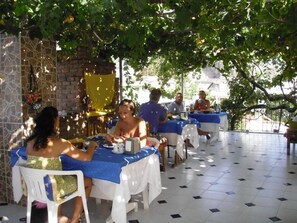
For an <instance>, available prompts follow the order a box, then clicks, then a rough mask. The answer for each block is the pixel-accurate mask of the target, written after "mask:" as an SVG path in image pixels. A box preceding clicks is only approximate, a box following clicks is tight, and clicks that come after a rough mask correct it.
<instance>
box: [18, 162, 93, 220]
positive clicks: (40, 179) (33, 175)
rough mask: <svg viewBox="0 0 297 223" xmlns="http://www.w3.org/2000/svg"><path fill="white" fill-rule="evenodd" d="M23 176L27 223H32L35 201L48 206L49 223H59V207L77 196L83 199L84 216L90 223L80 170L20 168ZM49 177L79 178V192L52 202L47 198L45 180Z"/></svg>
mask: <svg viewBox="0 0 297 223" xmlns="http://www.w3.org/2000/svg"><path fill="white" fill-rule="evenodd" d="M20 171H21V174H22V176H23V178H24V181H25V183H26V187H27V223H30V221H31V207H32V202H33V201H34V200H37V201H40V202H43V203H46V204H47V211H48V222H51V223H58V206H59V205H60V204H63V203H65V202H66V201H69V200H71V199H73V198H75V197H77V196H80V197H81V198H82V202H83V208H84V214H85V218H86V222H87V223H90V218H89V211H88V206H87V199H86V193H85V186H84V185H85V184H84V177H83V173H82V171H80V170H74V171H64V170H61V171H59V170H41V169H33V168H29V167H24V166H20ZM49 175H64V176H66V175H72V176H73V175H74V176H76V177H77V190H76V191H75V192H73V193H72V194H69V195H67V196H65V197H63V198H61V199H59V202H57V201H52V200H50V199H49V198H48V196H47V193H48V192H47V191H46V185H45V182H44V178H45V177H47V176H49Z"/></svg>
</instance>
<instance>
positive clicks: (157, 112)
mask: <svg viewBox="0 0 297 223" xmlns="http://www.w3.org/2000/svg"><path fill="white" fill-rule="evenodd" d="M160 98H161V90H160V89H156V88H154V89H152V90H151V92H150V100H149V101H148V102H146V103H143V104H141V105H140V108H139V117H141V118H143V119H144V120H145V121H146V122H148V123H149V124H150V132H151V133H152V134H156V133H157V132H158V127H159V124H162V123H165V122H167V121H168V118H167V110H166V109H165V108H164V107H163V106H162V105H160V104H159V100H160Z"/></svg>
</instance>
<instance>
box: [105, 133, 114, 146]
mask: <svg viewBox="0 0 297 223" xmlns="http://www.w3.org/2000/svg"><path fill="white" fill-rule="evenodd" d="M105 140H106V142H107V143H108V144H112V143H113V142H114V136H113V135H111V134H106V135H105Z"/></svg>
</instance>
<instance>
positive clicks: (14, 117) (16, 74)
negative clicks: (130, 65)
mask: <svg viewBox="0 0 297 223" xmlns="http://www.w3.org/2000/svg"><path fill="white" fill-rule="evenodd" d="M0 55H1V57H0V190H1V193H0V202H8V203H13V202H14V201H13V194H12V187H11V183H12V175H11V172H12V171H11V170H12V169H11V166H10V162H9V150H10V149H12V148H16V147H18V146H21V145H23V143H24V142H23V141H24V139H25V138H26V137H27V136H28V135H29V134H30V133H31V128H32V124H33V118H34V116H35V115H36V113H37V112H38V111H40V110H41V109H42V108H43V107H45V106H48V105H53V106H56V107H57V108H58V110H59V111H63V114H65V116H63V117H61V136H62V137H65V138H73V137H77V136H78V137H79V136H85V135H86V120H85V115H84V112H83V111H82V104H81V97H82V96H83V95H85V87H84V86H85V85H84V82H83V75H84V72H85V71H91V72H94V73H99V74H109V73H114V72H115V65H114V64H113V63H106V62H104V61H100V60H99V59H92V60H90V59H88V55H90V54H88V52H86V51H80V53H79V54H78V55H77V56H76V57H75V58H72V59H71V60H70V59H68V60H59V62H58V64H57V51H56V43H55V42H52V41H47V40H42V41H41V40H37V39H34V40H32V39H30V38H28V37H26V36H19V37H16V36H7V35H4V34H0ZM31 65H32V68H33V73H34V74H35V76H36V83H37V86H38V93H39V94H40V97H41V107H40V109H39V110H34V109H32V106H30V105H28V103H27V102H26V98H27V97H28V93H29V90H30V88H29V86H30V81H29V80H30V78H29V74H30V72H31ZM57 74H58V75H57ZM115 89H118V82H117V83H116V88H115ZM115 97H116V98H117V97H118V93H116V96H115ZM21 202H22V203H23V204H24V203H25V202H26V201H24V200H22V201H21Z"/></svg>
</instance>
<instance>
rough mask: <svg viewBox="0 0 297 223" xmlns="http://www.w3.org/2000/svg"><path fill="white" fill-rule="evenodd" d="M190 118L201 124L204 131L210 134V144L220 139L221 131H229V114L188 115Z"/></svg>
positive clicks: (196, 113)
mask: <svg viewBox="0 0 297 223" xmlns="http://www.w3.org/2000/svg"><path fill="white" fill-rule="evenodd" d="M188 116H189V117H191V118H194V119H196V120H197V121H199V122H200V124H201V127H200V129H201V130H202V131H205V132H209V133H210V135H211V137H210V140H209V142H210V143H212V142H215V141H216V140H218V139H219V136H220V129H222V130H223V131H227V130H228V114H227V113H226V112H195V113H188Z"/></svg>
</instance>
